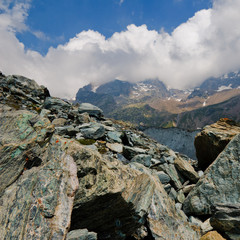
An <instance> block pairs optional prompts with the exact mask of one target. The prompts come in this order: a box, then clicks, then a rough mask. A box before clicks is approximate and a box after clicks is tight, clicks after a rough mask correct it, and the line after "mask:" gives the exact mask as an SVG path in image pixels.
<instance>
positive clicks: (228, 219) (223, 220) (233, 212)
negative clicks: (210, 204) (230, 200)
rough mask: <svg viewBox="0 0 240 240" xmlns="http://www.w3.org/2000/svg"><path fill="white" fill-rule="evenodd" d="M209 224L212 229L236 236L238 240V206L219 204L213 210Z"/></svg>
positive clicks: (239, 235)
mask: <svg viewBox="0 0 240 240" xmlns="http://www.w3.org/2000/svg"><path fill="white" fill-rule="evenodd" d="M213 211H214V214H213V216H212V217H211V218H210V224H211V225H212V226H213V228H214V229H216V230H218V231H221V232H225V233H226V234H228V233H230V234H235V237H236V236H237V235H238V238H239V239H240V204H239V203H238V204H220V205H217V206H215V208H214V209H213Z"/></svg>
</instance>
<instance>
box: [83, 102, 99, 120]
mask: <svg viewBox="0 0 240 240" xmlns="http://www.w3.org/2000/svg"><path fill="white" fill-rule="evenodd" d="M78 112H79V113H88V114H89V115H90V116H91V117H96V118H101V117H102V116H103V111H102V110H101V109H100V108H99V107H97V106H94V105H92V104H90V103H81V104H80V105H79V107H78Z"/></svg>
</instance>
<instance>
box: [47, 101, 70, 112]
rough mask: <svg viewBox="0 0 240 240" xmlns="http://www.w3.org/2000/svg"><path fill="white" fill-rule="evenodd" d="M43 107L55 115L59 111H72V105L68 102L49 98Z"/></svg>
mask: <svg viewBox="0 0 240 240" xmlns="http://www.w3.org/2000/svg"><path fill="white" fill-rule="evenodd" d="M43 107H44V108H45V109H49V110H51V112H53V113H57V112H58V111H70V109H71V108H72V106H71V104H70V103H68V102H67V101H64V100H62V99H60V98H54V97H47V98H46V100H45V102H44V104H43Z"/></svg>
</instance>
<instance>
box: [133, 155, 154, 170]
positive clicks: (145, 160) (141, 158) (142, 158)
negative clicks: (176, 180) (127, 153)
mask: <svg viewBox="0 0 240 240" xmlns="http://www.w3.org/2000/svg"><path fill="white" fill-rule="evenodd" d="M151 159H152V157H151V156H150V155H147V154H138V155H136V156H134V157H133V158H132V159H131V162H138V163H141V164H143V165H144V166H146V167H150V165H151Z"/></svg>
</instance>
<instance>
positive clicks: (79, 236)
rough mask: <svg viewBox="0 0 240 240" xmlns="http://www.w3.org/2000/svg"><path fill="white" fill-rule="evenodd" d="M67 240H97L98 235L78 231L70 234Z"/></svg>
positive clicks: (81, 230)
mask: <svg viewBox="0 0 240 240" xmlns="http://www.w3.org/2000/svg"><path fill="white" fill-rule="evenodd" d="M66 240H97V234H96V233H94V232H88V230H87V229H78V230H73V231H71V232H69V233H68V235H67V239H66Z"/></svg>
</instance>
